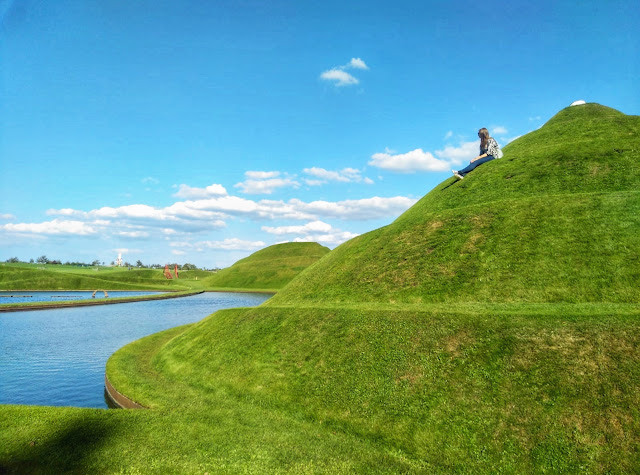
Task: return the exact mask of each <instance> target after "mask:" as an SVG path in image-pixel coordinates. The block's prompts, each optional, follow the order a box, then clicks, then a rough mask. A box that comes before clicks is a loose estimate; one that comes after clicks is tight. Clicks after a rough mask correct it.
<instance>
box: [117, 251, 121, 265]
mask: <svg viewBox="0 0 640 475" xmlns="http://www.w3.org/2000/svg"><path fill="white" fill-rule="evenodd" d="M116 267H122V253H121V252H119V253H118V258H117V259H116Z"/></svg>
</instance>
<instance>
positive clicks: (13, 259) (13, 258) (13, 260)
mask: <svg viewBox="0 0 640 475" xmlns="http://www.w3.org/2000/svg"><path fill="white" fill-rule="evenodd" d="M7 262H10V263H11V264H15V263H17V262H20V259H18V258H17V257H10V258H9V259H7Z"/></svg>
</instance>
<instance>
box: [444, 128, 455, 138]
mask: <svg viewBox="0 0 640 475" xmlns="http://www.w3.org/2000/svg"><path fill="white" fill-rule="evenodd" d="M451 137H453V130H450V131H449V132H447V133H446V134H445V136H444V139H445V140H449V139H450V138H451Z"/></svg>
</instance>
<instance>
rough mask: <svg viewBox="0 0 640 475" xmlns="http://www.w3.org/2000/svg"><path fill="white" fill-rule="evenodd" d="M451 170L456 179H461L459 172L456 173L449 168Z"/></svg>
mask: <svg viewBox="0 0 640 475" xmlns="http://www.w3.org/2000/svg"><path fill="white" fill-rule="evenodd" d="M451 171H452V172H453V175H454V176H455V177H456V178H457V179H458V180H462V179H463V178H464V177H463V176H462V175H460V173H458V172H457V171H456V170H451Z"/></svg>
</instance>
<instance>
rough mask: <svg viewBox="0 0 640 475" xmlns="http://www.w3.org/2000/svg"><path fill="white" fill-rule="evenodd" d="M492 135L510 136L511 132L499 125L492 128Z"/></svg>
mask: <svg viewBox="0 0 640 475" xmlns="http://www.w3.org/2000/svg"><path fill="white" fill-rule="evenodd" d="M491 133H492V134H495V135H505V134H508V133H509V131H508V130H507V129H506V128H505V127H502V126H501V125H497V126H495V127H492V128H491Z"/></svg>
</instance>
